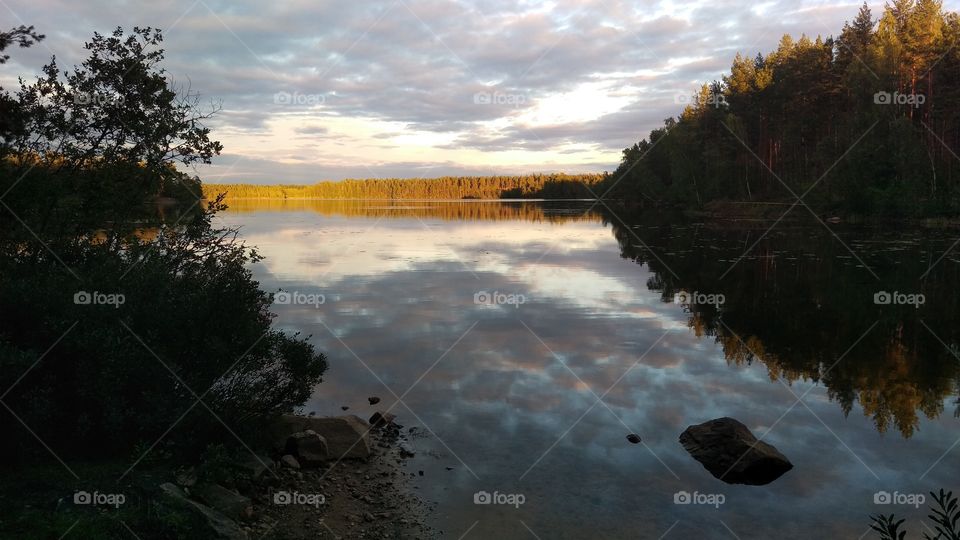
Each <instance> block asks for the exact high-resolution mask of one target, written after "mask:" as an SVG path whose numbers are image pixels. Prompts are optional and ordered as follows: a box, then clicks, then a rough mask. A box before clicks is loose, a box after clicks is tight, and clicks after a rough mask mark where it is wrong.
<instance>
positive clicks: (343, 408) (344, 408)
mask: <svg viewBox="0 0 960 540" xmlns="http://www.w3.org/2000/svg"><path fill="white" fill-rule="evenodd" d="M349 408H350V407H347V406H346V405H343V406H342V407H340V410H341V411H345V410H347V409H349Z"/></svg>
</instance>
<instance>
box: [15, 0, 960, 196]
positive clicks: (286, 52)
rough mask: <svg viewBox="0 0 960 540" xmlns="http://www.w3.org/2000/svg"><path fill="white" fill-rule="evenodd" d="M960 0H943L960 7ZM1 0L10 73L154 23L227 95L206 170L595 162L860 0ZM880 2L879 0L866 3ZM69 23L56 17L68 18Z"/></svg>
mask: <svg viewBox="0 0 960 540" xmlns="http://www.w3.org/2000/svg"><path fill="white" fill-rule="evenodd" d="M958 3H960V1H958V0H949V1H946V2H944V7H945V8H947V9H957V8H958V5H957V4H958ZM125 4H126V6H127V7H126V8H125V9H118V8H117V4H116V2H112V1H111V2H107V1H106V0H84V1H83V2H75V1H66V0H41V1H25V0H0V13H2V20H3V26H5V27H12V26H16V25H19V24H28V25H29V24H32V25H35V26H36V27H37V29H38V30H39V31H40V32H42V33H46V34H47V39H46V40H45V41H44V42H43V43H42V44H40V45H39V46H35V47H33V48H31V49H28V50H12V51H11V52H12V56H13V58H12V59H11V61H10V62H9V63H8V64H6V65H5V66H3V67H2V69H0V83H2V85H3V86H4V87H5V88H8V89H9V88H11V87H12V86H14V85H15V83H16V77H17V75H28V76H30V75H32V74H34V73H36V72H37V70H38V69H39V67H40V66H41V65H42V64H43V63H44V62H46V61H47V60H48V59H49V57H50V56H51V55H52V54H56V56H57V59H58V61H59V62H60V64H61V66H62V67H66V66H70V65H73V64H75V63H78V62H80V61H81V60H82V55H83V54H82V53H83V49H82V43H83V42H84V41H85V40H87V39H88V38H89V37H90V36H91V35H92V33H93V32H94V31H100V32H102V33H107V32H109V31H111V30H112V29H113V28H114V27H116V26H117V25H121V26H123V27H125V28H127V29H129V28H131V27H133V26H134V25H140V26H154V27H159V28H162V29H163V30H164V31H165V42H164V46H165V49H166V51H167V61H166V63H165V66H166V67H167V69H168V71H169V74H170V75H171V77H172V78H173V79H174V80H175V81H176V82H177V83H178V84H183V85H186V84H189V85H190V87H191V88H192V89H193V90H196V91H200V92H202V94H203V95H204V98H205V99H206V100H207V101H209V100H215V101H217V102H220V103H222V107H223V110H222V112H221V113H220V114H219V115H218V117H217V118H216V119H215V120H214V121H213V122H212V123H211V127H213V128H214V134H215V136H216V138H218V139H219V140H220V141H222V142H223V144H224V146H225V150H224V154H223V155H222V156H220V157H219V158H218V159H217V161H216V164H215V165H214V166H212V167H204V168H200V169H198V170H197V174H199V175H200V176H201V178H203V179H204V180H205V181H208V182H217V181H223V182H251V183H281V182H283V183H309V182H315V181H319V180H325V179H342V178H363V177H371V178H372V177H409V176H421V177H432V176H442V175H458V174H476V175H486V174H501V173H529V172H541V171H542V172H553V171H566V172H595V171H604V170H612V168H614V167H615V166H616V164H617V162H618V161H619V158H620V152H621V150H622V149H623V148H624V147H626V146H628V145H630V144H632V143H633V142H636V141H637V140H639V139H641V138H643V137H645V136H646V134H647V133H648V132H649V130H650V129H651V128H653V127H656V126H657V125H659V124H661V122H662V121H663V119H664V118H667V117H669V116H673V115H676V114H677V113H678V112H679V111H680V110H681V109H682V106H683V105H682V102H683V101H684V99H685V98H686V97H687V96H689V95H690V94H692V93H693V92H694V90H695V89H696V88H697V87H698V85H699V84H700V83H702V82H709V81H712V80H715V79H718V78H720V77H721V76H722V74H723V73H724V71H726V69H727V68H728V67H729V65H730V62H731V60H732V58H733V56H734V55H735V54H736V53H737V52H738V51H741V52H744V53H745V54H748V55H750V56H754V55H756V53H757V52H758V51H768V50H770V49H772V48H774V47H775V46H776V43H777V42H778V41H779V39H780V37H781V36H782V35H783V34H784V33H791V34H794V35H795V36H799V35H800V34H801V33H806V34H808V35H811V36H816V35H818V34H820V35H823V36H827V35H833V34H837V33H839V30H840V29H841V27H842V26H843V23H844V21H846V20H849V19H852V18H853V17H854V16H855V15H856V12H857V9H858V7H859V4H858V3H856V2H836V1H809V0H800V1H797V0H780V1H769V2H758V3H753V2H749V3H748V2H740V1H732V0H714V1H709V2H706V1H696V2H673V1H633V2H630V1H618V0H580V1H573V0H559V1H553V2H532V1H523V0H476V1H434V0H429V1H423V0H382V1H381V0H363V1H356V2H348V1H342V0H338V1H326V2H316V1H308V0H299V1H288V2H284V1H277V2H272V3H270V5H269V9H264V4H263V3H262V2H253V1H250V0H242V1H235V0H230V1H218V0H172V1H163V0H161V1H151V2H146V1H129V2H126V3H125ZM870 5H871V7H872V8H873V9H874V15H875V16H877V15H878V14H879V12H880V11H881V9H882V3H879V2H870ZM64 29H66V30H64Z"/></svg>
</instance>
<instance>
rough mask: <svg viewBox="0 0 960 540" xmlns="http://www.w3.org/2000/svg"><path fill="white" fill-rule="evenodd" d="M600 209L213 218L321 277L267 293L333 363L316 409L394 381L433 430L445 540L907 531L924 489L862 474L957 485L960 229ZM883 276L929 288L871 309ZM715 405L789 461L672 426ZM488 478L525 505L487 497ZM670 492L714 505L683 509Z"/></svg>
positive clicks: (356, 207)
mask: <svg viewBox="0 0 960 540" xmlns="http://www.w3.org/2000/svg"><path fill="white" fill-rule="evenodd" d="M587 207H589V204H586V203H551V204H541V203H511V204H504V203H481V202H468V203H461V202H446V203H444V202H404V203H402V204H400V203H393V204H391V203H385V202H354V203H347V202H291V203H273V204H271V205H265V204H256V203H249V202H244V201H237V202H236V203H234V209H233V210H232V211H231V212H229V213H226V214H224V215H223V218H222V219H223V221H224V222H225V223H226V224H229V225H232V226H239V227H241V228H242V229H241V230H242V235H243V236H244V238H245V239H246V240H247V241H248V242H249V243H251V244H253V245H256V246H257V247H258V248H259V250H260V252H261V253H262V254H263V255H264V256H265V257H266V258H265V260H264V261H263V262H261V263H259V264H257V265H255V266H254V267H253V271H254V273H255V275H256V278H257V279H258V280H260V282H261V284H262V286H263V287H264V288H265V289H267V290H271V291H276V290H278V289H280V288H282V289H283V290H285V291H290V292H295V293H298V294H300V295H309V294H322V295H324V300H325V302H324V303H323V304H322V305H319V306H318V307H317V306H313V305H296V302H297V300H296V299H298V298H299V299H300V300H301V301H303V300H306V299H307V297H306V296H296V295H295V296H294V299H295V300H294V302H293V303H292V304H291V305H278V306H275V311H276V312H277V314H278V317H277V319H276V324H277V325H278V326H279V327H281V328H284V329H288V330H291V331H299V332H302V333H304V334H310V335H312V337H311V338H310V339H311V340H312V342H313V343H315V344H316V346H317V347H318V349H320V350H322V351H323V352H325V353H326V354H327V356H328V357H329V360H330V370H329V372H328V374H327V376H326V377H325V382H324V383H323V384H321V385H320V386H319V387H318V388H317V390H316V392H315V395H314V397H313V399H312V400H311V401H310V402H309V403H308V404H307V407H306V409H307V410H314V411H317V412H318V413H319V414H339V413H340V406H341V405H348V406H350V407H351V409H350V411H349V412H350V413H353V412H356V413H357V414H359V415H361V416H363V417H367V416H369V414H370V413H371V412H372V411H373V407H369V406H368V405H367V404H366V398H367V396H373V395H376V396H380V397H381V398H383V402H382V403H381V404H380V405H378V407H377V408H386V407H390V406H391V405H394V404H395V403H396V402H397V399H398V398H402V402H401V403H398V404H396V406H395V408H394V412H395V413H397V414H398V416H399V419H398V421H399V422H400V423H402V424H404V425H405V426H407V427H411V426H415V427H417V428H418V429H419V430H420V431H421V432H425V434H426V436H424V437H415V438H414V439H413V441H412V443H413V446H414V447H415V449H416V451H417V456H416V458H414V459H412V460H410V462H409V463H408V465H407V469H408V471H411V472H414V473H416V472H417V471H419V470H422V471H424V476H423V477H419V476H417V477H416V478H415V482H416V485H417V486H418V489H419V490H420V492H421V494H422V496H423V497H424V499H426V500H428V501H434V502H436V503H437V508H436V525H437V526H438V528H440V529H442V530H443V531H444V532H445V534H446V536H447V537H450V538H459V537H461V535H464V534H465V533H466V535H465V536H463V537H464V538H534V537H539V538H543V539H546V538H661V537H664V538H741V539H747V538H774V537H780V538H812V537H816V538H860V537H861V536H865V537H871V536H870V535H866V533H867V532H868V526H869V518H868V516H869V515H870V514H876V513H880V512H884V513H890V512H895V513H898V514H900V515H901V516H903V517H907V518H908V520H909V523H910V525H911V527H910V529H909V530H910V531H911V536H914V535H915V536H916V537H919V533H920V530H921V529H920V520H921V519H922V518H923V517H924V516H925V514H926V511H925V509H923V508H921V509H920V510H917V509H914V508H913V507H912V506H903V505H892V506H886V505H885V506H878V505H875V504H874V494H875V493H876V492H878V491H887V492H891V493H893V492H899V493H901V494H912V493H926V492H928V491H930V490H931V489H939V488H940V487H947V488H953V489H955V490H956V489H957V488H960V485H958V482H957V480H958V478H960V475H958V473H960V466H958V462H960V460H958V457H960V447H958V446H960V445H957V442H958V437H960V429H958V428H960V419H958V418H957V415H956V413H957V411H956V409H957V405H956V400H957V395H958V391H960V388H958V386H960V383H958V380H960V378H958V373H960V362H958V359H957V357H956V353H957V350H958V345H957V344H958V333H960V325H958V322H960V321H958V314H960V299H958V295H957V290H958V287H957V286H958V285H960V248H958V249H957V250H955V251H951V252H949V253H948V254H947V255H946V256H943V254H944V253H945V252H947V250H948V249H949V248H950V247H951V245H952V244H953V243H954V242H955V241H956V240H957V235H956V232H955V231H950V230H930V229H928V230H923V229H917V230H913V231H911V230H906V231H905V230H903V229H902V228H899V227H898V228H896V229H897V230H895V231H893V232H891V233H889V234H882V233H879V232H877V231H872V230H868V229H857V228H852V227H845V226H841V225H836V226H832V227H833V229H834V230H835V231H836V233H837V235H838V237H835V236H834V235H833V233H831V232H829V231H828V230H827V229H826V228H825V227H824V226H823V225H821V224H820V223H817V222H815V221H812V222H811V223H806V224H796V223H793V224H789V223H787V222H783V223H781V224H779V225H778V226H777V227H776V228H775V229H773V230H772V231H771V232H770V233H769V234H767V235H766V236H765V237H762V235H763V234H764V231H766V230H767V228H768V226H769V224H763V223H757V224H743V225H739V226H736V227H732V226H729V225H728V226H723V227H719V226H711V225H708V224H702V223H700V224H698V223H685V222H682V221H679V220H675V219H667V218H664V217H663V216H646V217H632V218H630V217H624V219H623V220H621V219H620V218H618V217H606V218H605V217H603V216H601V215H599V214H596V213H587V212H585V210H586V209H587ZM800 213H802V212H799V211H798V212H797V214H800ZM761 237H762V239H761ZM758 240H759V241H758ZM751 246H752V249H750V250H749V252H747V255H746V256H743V255H744V252H745V251H747V249H748V248H751ZM845 246H846V247H845ZM848 248H849V250H848ZM851 251H852V253H851ZM738 259H739V262H737V261H738ZM681 291H686V292H687V293H688V294H687V295H686V296H687V298H692V297H694V295H693V293H694V292H696V293H698V294H699V296H700V298H707V295H723V297H724V300H725V302H724V303H723V304H722V305H720V306H719V307H717V306H714V305H710V304H701V305H690V304H689V303H683V302H682V300H683V298H682V296H683V295H682V294H681V298H677V297H676V295H677V293H678V292H681ZM880 291H889V292H894V291H898V292H901V293H905V294H917V293H922V294H924V296H925V303H924V304H923V305H922V306H920V307H919V308H917V307H914V306H909V305H908V306H894V305H889V306H888V305H877V304H876V303H875V299H874V295H875V294H876V293H878V292H880ZM481 292H487V293H495V292H498V293H500V296H499V297H498V298H499V300H500V301H503V302H513V303H504V304H501V305H489V304H478V303H476V302H475V296H476V295H477V294H478V293H481ZM510 295H514V296H510ZM520 295H522V296H520ZM714 298H716V296H714ZM677 300H680V301H681V302H680V303H677V302H676V301H677ZM521 302H522V303H521ZM598 397H602V401H600V402H598ZM801 398H802V399H801ZM721 416H732V417H735V418H737V419H739V420H740V421H742V422H744V423H745V424H746V425H747V426H749V427H750V428H751V430H753V432H754V433H755V434H756V435H757V436H760V435H763V434H764V433H767V434H766V436H765V438H764V440H765V441H767V442H769V443H771V444H773V445H775V446H776V447H777V448H779V449H780V450H781V451H782V452H783V453H784V454H786V455H787V456H788V457H789V458H790V459H791V461H792V462H793V463H794V469H793V470H792V471H790V472H788V473H787V474H786V475H785V476H783V477H782V478H780V479H779V480H777V481H776V482H774V483H772V484H770V485H767V486H763V487H752V486H731V485H727V484H725V483H723V482H720V481H719V480H716V479H714V478H713V477H712V476H711V475H710V474H709V473H708V472H707V471H706V470H704V468H703V467H702V466H701V465H700V464H699V463H697V462H695V461H694V460H693V459H692V458H690V457H689V456H688V455H687V454H686V452H685V451H684V450H683V448H682V447H681V446H680V444H679V442H678V440H677V439H678V436H679V435H680V433H681V432H682V431H683V430H684V429H685V428H686V427H687V426H688V425H691V424H697V423H701V422H704V421H707V420H710V419H713V418H716V417H721ZM768 430H769V433H768ZM631 432H634V433H637V434H639V435H640V436H641V437H642V438H643V443H642V444H637V445H633V444H630V443H629V442H627V440H626V438H625V437H626V435H627V434H628V433H631ZM448 467H452V468H453V469H452V470H447V468H448ZM481 490H483V491H487V492H490V493H493V492H499V493H500V494H522V495H523V497H524V498H525V501H524V503H523V504H522V505H520V506H519V508H517V507H514V506H509V505H477V504H474V494H475V493H476V492H478V491H481ZM681 491H686V492H689V493H694V492H698V493H700V494H716V495H723V497H724V501H723V504H722V505H720V506H719V508H716V507H714V506H708V505H682V504H675V502H674V498H675V494H676V493H678V492H681ZM468 531H469V532H468Z"/></svg>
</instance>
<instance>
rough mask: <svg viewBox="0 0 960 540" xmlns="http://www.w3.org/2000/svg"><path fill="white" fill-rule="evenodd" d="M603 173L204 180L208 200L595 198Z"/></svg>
mask: <svg viewBox="0 0 960 540" xmlns="http://www.w3.org/2000/svg"><path fill="white" fill-rule="evenodd" d="M604 178H605V176H604V175H603V174H563V173H554V174H531V175H518V176H444V177H441V178H384V179H364V180H355V179H351V180H343V181H339V182H319V183H317V184H312V185H290V184H284V185H255V184H204V186H203V193H204V196H206V197H207V198H208V199H212V198H216V196H217V195H219V194H221V193H224V194H226V196H227V198H228V199H237V198H242V199H509V198H518V199H529V198H544V199H590V198H594V197H596V196H598V195H599V194H598V193H596V186H597V185H598V184H599V183H600V182H601V181H603V179H604Z"/></svg>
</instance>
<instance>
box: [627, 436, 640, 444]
mask: <svg viewBox="0 0 960 540" xmlns="http://www.w3.org/2000/svg"><path fill="white" fill-rule="evenodd" d="M627 440H628V441H630V442H632V443H633V444H640V440H641V439H640V436H639V435H637V434H636V433H631V434H629V435H627Z"/></svg>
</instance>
